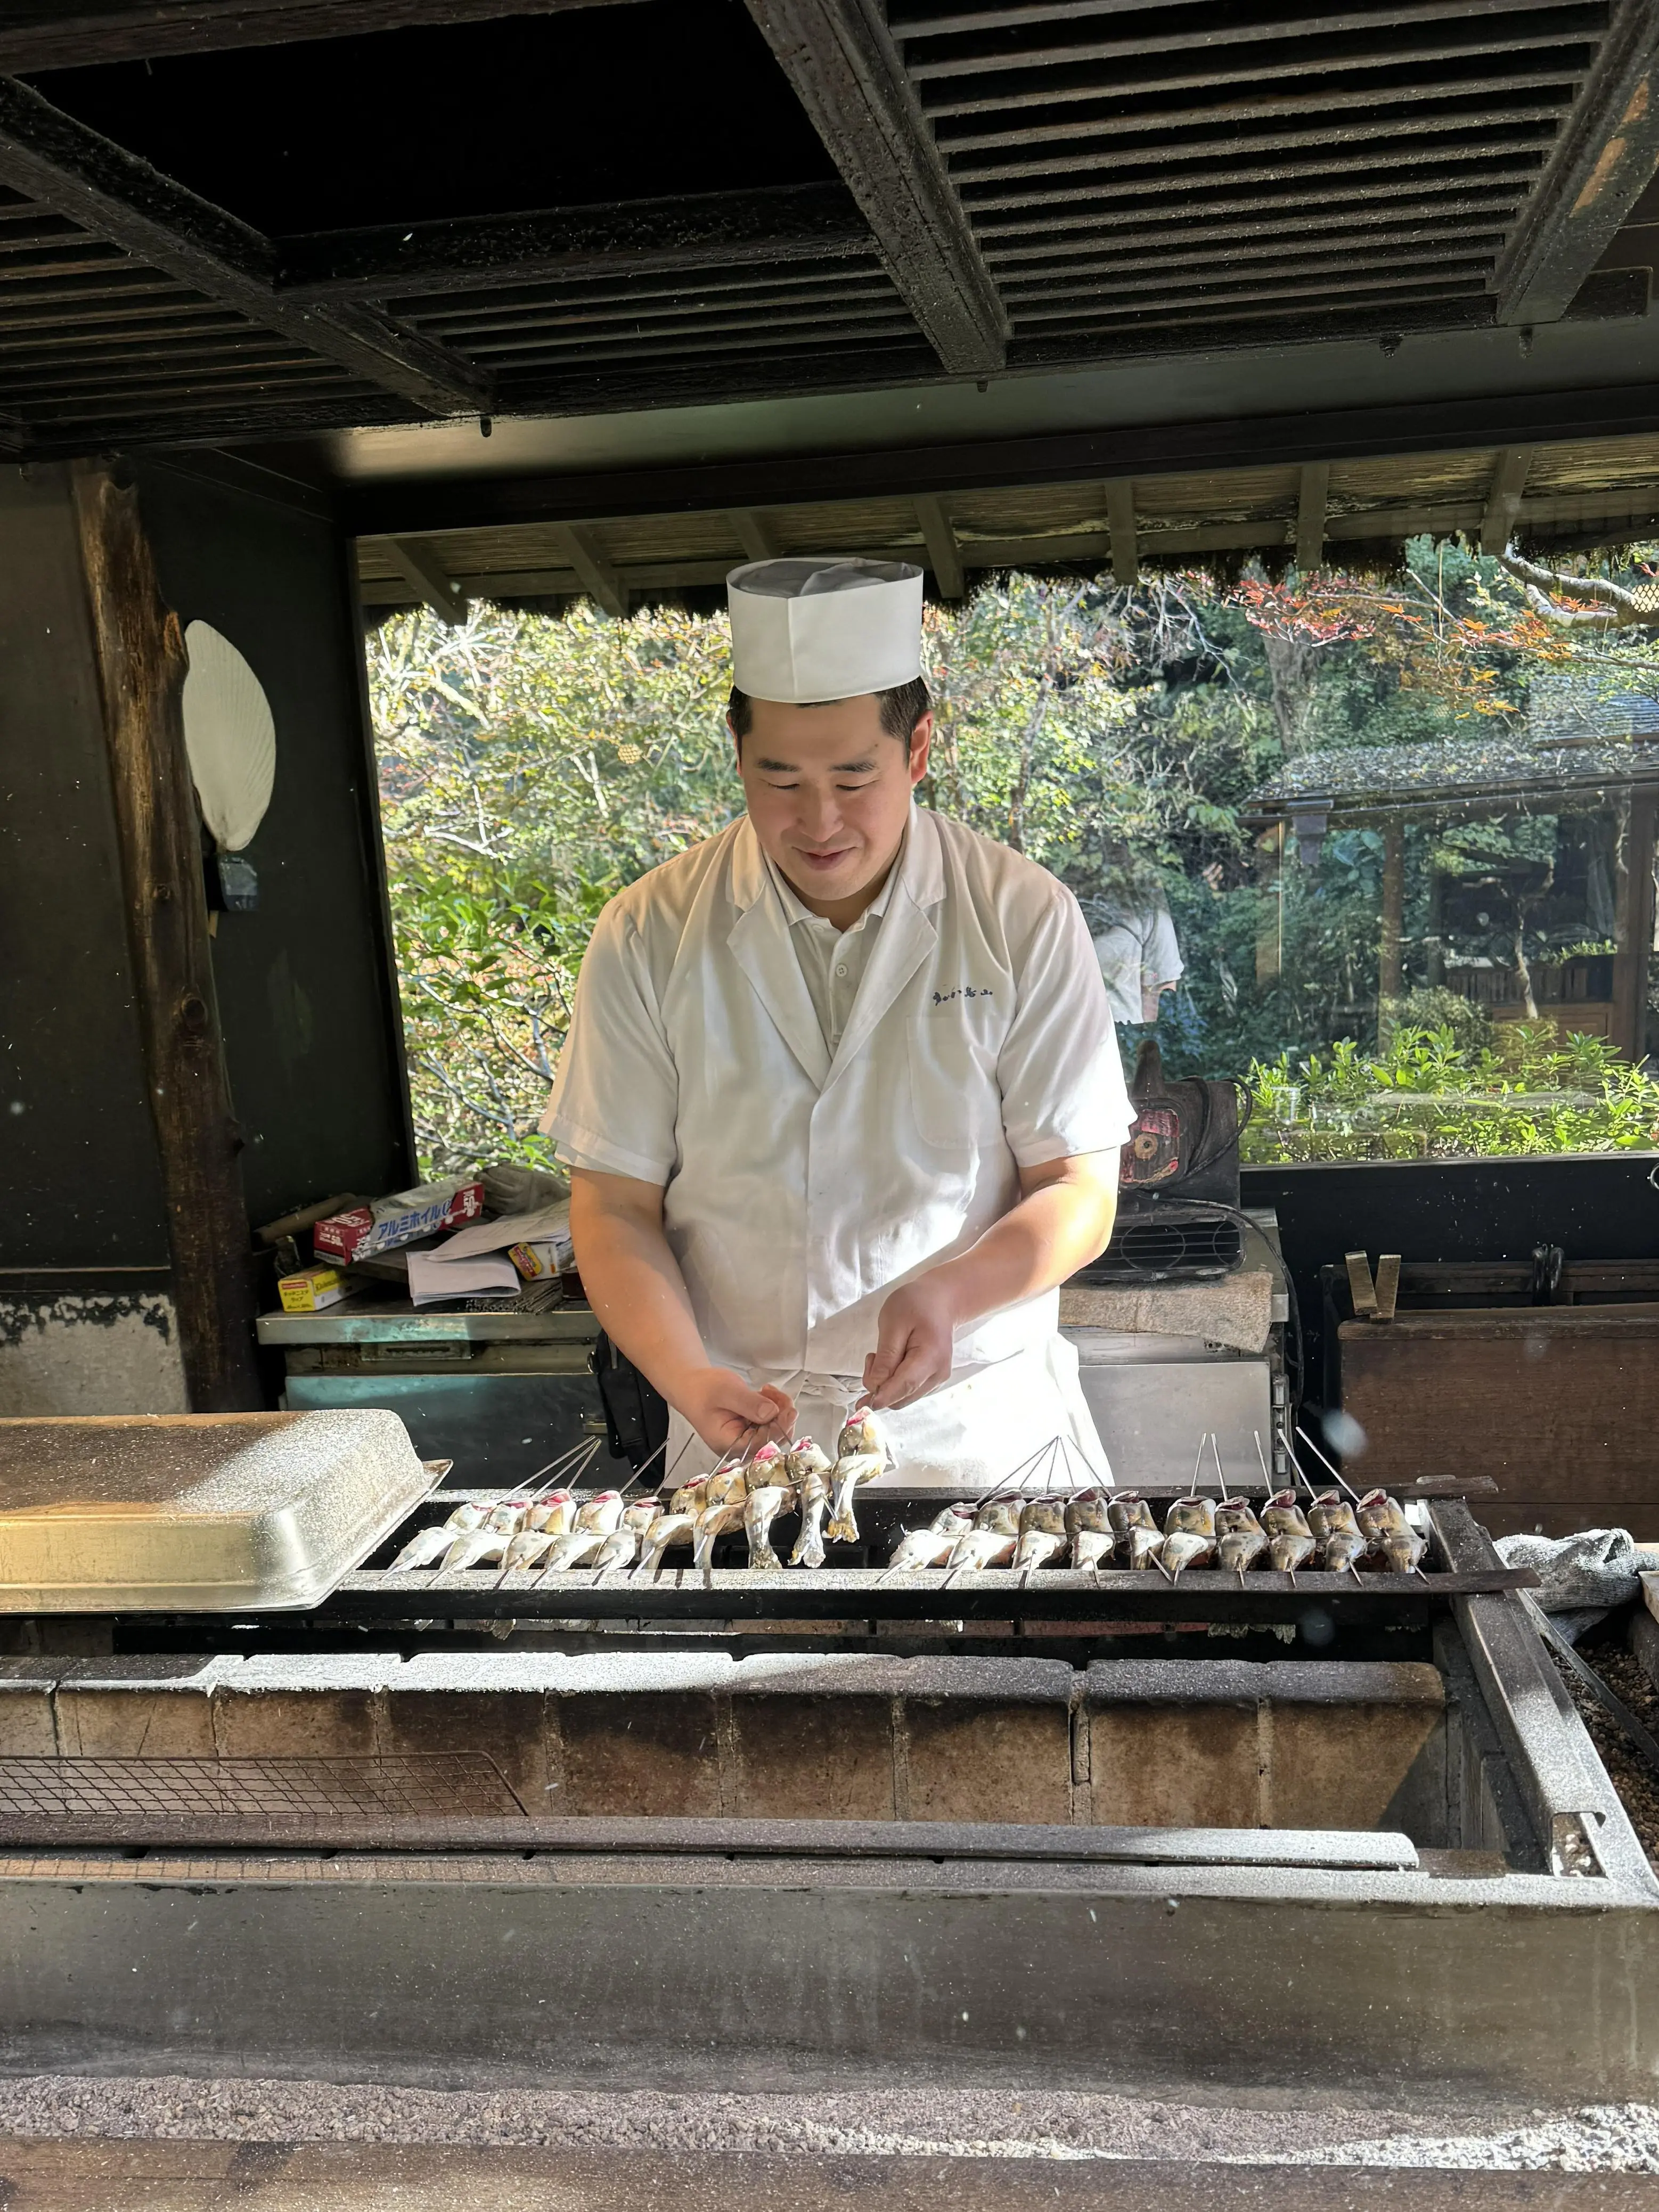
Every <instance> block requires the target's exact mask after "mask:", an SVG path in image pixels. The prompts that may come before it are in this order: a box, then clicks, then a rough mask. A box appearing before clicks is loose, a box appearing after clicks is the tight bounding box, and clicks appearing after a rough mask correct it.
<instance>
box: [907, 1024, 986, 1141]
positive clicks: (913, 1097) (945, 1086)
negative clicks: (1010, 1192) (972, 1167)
mask: <svg viewBox="0 0 1659 2212" xmlns="http://www.w3.org/2000/svg"><path fill="white" fill-rule="evenodd" d="M1006 1027H1007V1018H1006V1015H1005V1014H1004V1013H1003V1012H1002V1011H1001V1009H1000V1007H998V1006H996V1004H995V1002H994V1000H992V999H991V998H990V997H989V995H988V994H987V996H986V997H985V998H983V999H980V1000H972V1001H964V1000H952V1001H951V1003H950V1004H949V1005H948V1006H935V1007H933V1009H932V1011H931V1012H928V1013H925V1014H917V1015H915V1016H913V1017H912V1018H911V1020H910V1023H909V1024H908V1028H909V1047H910V1107H911V1111H912V1112H913V1114H914V1115H915V1123H916V1132H917V1134H918V1135H919V1136H920V1137H921V1139H922V1142H923V1143H924V1144H927V1145H930V1146H934V1147H935V1148H936V1149H937V1150H939V1151H940V1152H978V1151H979V1150H981V1148H982V1147H983V1146H987V1145H990V1144H994V1143H995V1142H996V1141H997V1140H998V1139H1000V1136H1001V1134H1002V1091H1001V1089H1000V1085H999V1084H998V1081H997V1054H998V1053H999V1052H1000V1050H1001V1048H1002V1036H1003V1031H1004V1030H1005V1029H1006Z"/></svg>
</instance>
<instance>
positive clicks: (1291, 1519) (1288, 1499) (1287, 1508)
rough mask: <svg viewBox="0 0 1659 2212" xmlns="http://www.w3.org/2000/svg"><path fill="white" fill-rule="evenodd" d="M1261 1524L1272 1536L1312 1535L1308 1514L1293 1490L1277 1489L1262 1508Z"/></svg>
mask: <svg viewBox="0 0 1659 2212" xmlns="http://www.w3.org/2000/svg"><path fill="white" fill-rule="evenodd" d="M1261 1525H1262V1527H1263V1528H1265V1529H1266V1530H1267V1534H1269V1535H1270V1536H1311V1535H1312V1534H1313V1530H1312V1529H1311V1528H1310V1527H1309V1526H1308V1516H1307V1515H1306V1514H1305V1513H1304V1511H1303V1510H1302V1508H1301V1507H1300V1506H1299V1505H1298V1504H1297V1502H1296V1492H1295V1491H1293V1490H1276V1491H1274V1492H1273V1496H1272V1497H1271V1498H1269V1499H1268V1500H1267V1504H1265V1505H1264V1506H1263V1507H1262V1509H1261Z"/></svg>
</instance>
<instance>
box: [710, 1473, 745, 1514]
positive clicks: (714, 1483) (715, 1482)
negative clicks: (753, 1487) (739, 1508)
mask: <svg viewBox="0 0 1659 2212" xmlns="http://www.w3.org/2000/svg"><path fill="white" fill-rule="evenodd" d="M748 1494H749V1482H748V1478H747V1476H746V1475H745V1474H744V1471H743V1469H742V1468H740V1467H736V1466H733V1467H717V1468H715V1469H714V1473H713V1474H710V1475H709V1476H708V1477H707V1486H706V1488H705V1489H704V1491H703V1493H702V1504H703V1510H704V1511H705V1512H707V1511H708V1510H709V1509H710V1508H711V1507H712V1506H715V1505H725V1504H728V1503H732V1502H735V1503H736V1504H739V1505H741V1504H742V1503H743V1501H744V1498H746V1497H747V1496H748Z"/></svg>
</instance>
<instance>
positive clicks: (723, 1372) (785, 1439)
mask: <svg viewBox="0 0 1659 2212" xmlns="http://www.w3.org/2000/svg"><path fill="white" fill-rule="evenodd" d="M664 1395H665V1396H666V1397H667V1399H668V1401H669V1403H670V1404H671V1406H673V1407H675V1409H676V1410H677V1411H678V1413H682V1414H684V1417H685V1419H687V1420H688V1421H690V1424H691V1425H692V1427H693V1428H694V1429H695V1430H696V1432H697V1434H698V1435H699V1436H700V1437H702V1440H703V1442H704V1443H706V1444H708V1446H709V1447H710V1448H711V1449H713V1450H714V1451H717V1452H720V1453H726V1452H730V1451H737V1450H739V1449H742V1450H747V1449H749V1447H750V1445H758V1444H765V1443H792V1442H793V1438H794V1434H795V1401H794V1400H793V1398H791V1397H790V1396H789V1395H788V1394H787V1392H786V1391H783V1390H780V1389H777V1388H776V1387H775V1385H774V1384H772V1383H763V1384H762V1385H761V1387H760V1389H756V1388H755V1386H754V1384H753V1383H745V1382H744V1379H743V1377H742V1376H741V1375H736V1374H733V1372H732V1370H731V1369H730V1368H729V1367H698V1368H694V1369H693V1370H691V1371H690V1374H688V1375H686V1376H684V1377H683V1378H682V1379H680V1380H679V1381H678V1382H677V1383H676V1385H675V1387H674V1388H673V1389H671V1390H669V1391H667V1392H665V1394H664Z"/></svg>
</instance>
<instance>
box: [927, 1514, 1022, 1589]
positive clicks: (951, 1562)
mask: <svg viewBox="0 0 1659 2212" xmlns="http://www.w3.org/2000/svg"><path fill="white" fill-rule="evenodd" d="M1018 1541H1019V1506H1018V1503H1017V1502H1016V1500H1015V1499H1013V1498H987V1499H986V1500H985V1501H984V1503H983V1504H981V1506H980V1507H979V1508H978V1510H976V1511H975V1515H974V1521H973V1526H972V1527H971V1528H968V1529H965V1530H964V1531H963V1534H961V1535H960V1536H958V1537H957V1541H956V1543H955V1546H954V1547H953V1548H952V1550H951V1556H950V1557H949V1559H946V1561H945V1565H946V1566H947V1567H948V1568H949V1569H950V1571H951V1573H952V1574H957V1573H960V1572H961V1571H963V1569H964V1568H966V1569H969V1570H974V1569H978V1568H981V1567H1006V1565H1008V1564H1009V1562H1010V1560H1012V1558H1013V1556H1014V1547H1015V1545H1016V1544H1018Z"/></svg>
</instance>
